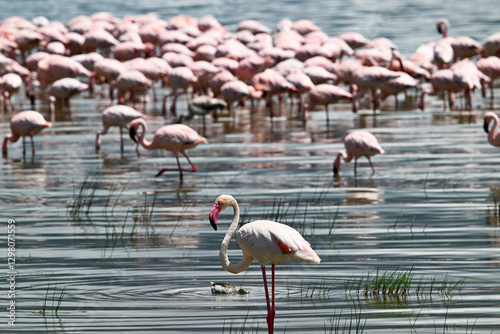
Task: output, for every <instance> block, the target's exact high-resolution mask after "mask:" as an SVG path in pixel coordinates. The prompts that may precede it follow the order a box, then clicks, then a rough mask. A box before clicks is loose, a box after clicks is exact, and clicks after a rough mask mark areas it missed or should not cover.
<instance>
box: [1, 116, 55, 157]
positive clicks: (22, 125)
mask: <svg viewBox="0 0 500 334" xmlns="http://www.w3.org/2000/svg"><path fill="white" fill-rule="evenodd" d="M51 126H52V124H50V123H49V122H47V121H46V120H45V118H43V116H42V114H40V113H39V112H38V111H34V110H25V111H21V112H19V113H17V114H15V115H14V117H12V119H11V120H10V129H11V131H12V133H11V134H7V135H5V138H4V140H3V145H2V153H3V156H4V157H5V156H7V146H8V143H9V141H10V142H12V143H15V142H16V141H18V139H19V137H23V156H25V155H26V144H25V137H26V136H29V137H30V138H31V154H32V155H33V156H35V145H34V144H33V136H34V135H36V134H37V133H38V132H40V131H42V130H43V129H44V128H50V127H51Z"/></svg>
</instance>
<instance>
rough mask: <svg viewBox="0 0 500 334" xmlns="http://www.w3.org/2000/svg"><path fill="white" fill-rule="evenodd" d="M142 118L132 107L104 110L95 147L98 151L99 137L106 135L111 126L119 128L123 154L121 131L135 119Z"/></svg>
mask: <svg viewBox="0 0 500 334" xmlns="http://www.w3.org/2000/svg"><path fill="white" fill-rule="evenodd" d="M141 117H144V115H143V114H142V113H140V112H138V111H137V110H135V109H134V108H132V107H129V106H126V105H122V104H117V105H113V106H110V107H108V108H106V109H104V111H103V113H102V125H103V129H102V130H100V131H97V133H96V140H95V147H96V150H97V151H98V150H99V149H100V146H101V138H100V136H101V135H105V134H106V133H108V129H109V128H110V127H112V126H117V127H119V128H120V151H121V153H123V137H122V130H123V128H126V127H127V125H128V124H129V123H130V122H132V121H133V120H134V119H136V118H141Z"/></svg>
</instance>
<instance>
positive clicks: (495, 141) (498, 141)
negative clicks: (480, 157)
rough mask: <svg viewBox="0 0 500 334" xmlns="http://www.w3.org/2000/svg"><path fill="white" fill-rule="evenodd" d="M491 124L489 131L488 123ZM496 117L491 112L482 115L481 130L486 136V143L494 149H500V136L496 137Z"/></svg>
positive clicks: (497, 122)
mask: <svg viewBox="0 0 500 334" xmlns="http://www.w3.org/2000/svg"><path fill="white" fill-rule="evenodd" d="M491 122H493V125H492V127H491V130H490V123H491ZM498 124H499V121H498V115H497V114H495V113H494V112H493V111H488V112H487V113H486V114H484V123H483V129H484V131H486V133H487V134H488V142H489V143H490V144H491V145H493V146H496V147H500V136H498V131H497V130H498Z"/></svg>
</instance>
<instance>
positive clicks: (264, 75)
mask: <svg viewBox="0 0 500 334" xmlns="http://www.w3.org/2000/svg"><path fill="white" fill-rule="evenodd" d="M252 85H253V87H254V88H255V90H257V91H262V92H263V94H265V95H264V96H265V97H266V99H267V103H268V105H269V113H270V116H271V119H272V118H273V116H274V113H273V103H272V96H273V95H278V97H279V113H280V114H281V108H282V106H281V101H282V93H286V92H297V89H296V88H295V87H294V86H293V85H292V84H291V83H290V82H288V81H287V80H286V79H285V78H284V77H283V76H282V75H281V74H280V73H279V72H277V71H275V70H273V69H269V68H268V69H266V70H265V71H264V72H260V73H257V74H256V75H255V76H254V77H253V78H252Z"/></svg>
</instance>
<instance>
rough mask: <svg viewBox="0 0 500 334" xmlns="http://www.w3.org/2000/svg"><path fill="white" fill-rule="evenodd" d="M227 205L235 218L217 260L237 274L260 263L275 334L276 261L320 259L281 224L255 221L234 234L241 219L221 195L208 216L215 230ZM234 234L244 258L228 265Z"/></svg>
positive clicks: (270, 328)
mask: <svg viewBox="0 0 500 334" xmlns="http://www.w3.org/2000/svg"><path fill="white" fill-rule="evenodd" d="M228 206H232V207H233V210H234V217H233V221H232V223H231V225H230V226H229V229H228V231H227V233H226V236H225V237H224V240H223V241H222V244H221V247H220V252H219V258H220V261H221V265H222V268H224V269H225V270H227V271H229V272H230V273H233V274H237V273H239V272H242V271H243V270H245V269H247V268H248V267H249V266H250V264H251V263H252V261H253V259H257V261H259V264H260V266H261V269H262V278H263V280H264V290H265V293H266V303H267V318H266V320H267V327H268V333H269V334H272V333H274V317H275V314H276V307H275V298H274V295H275V293H274V292H275V288H274V271H275V264H276V262H278V261H286V260H292V259H296V260H302V261H307V262H314V263H319V262H320V261H321V259H320V258H319V256H318V255H317V254H316V253H315V252H314V250H313V249H312V248H311V246H310V244H309V242H307V241H306V240H305V239H304V238H303V237H302V235H300V233H299V232H297V231H296V230H295V229H293V228H291V227H289V226H287V225H284V224H280V223H277V222H273V221H268V220H257V221H254V222H251V223H248V224H245V225H244V226H242V227H241V228H240V229H239V231H238V233H236V229H237V228H238V223H239V219H240V209H239V206H238V202H236V200H235V199H234V198H233V197H232V196H230V195H220V196H219V197H218V198H217V199H216V200H215V204H214V206H213V208H212V211H210V216H209V220H210V224H211V225H212V227H213V229H214V230H216V231H217V217H218V215H219V213H220V212H221V211H223V210H225V209H226V208H227V207H228ZM235 233H236V240H237V241H238V244H239V246H240V248H241V250H242V251H243V259H242V260H241V261H240V263H238V264H234V263H230V262H229V258H228V255H227V252H228V248H229V242H230V241H231V238H232V237H233V235H234V234H235ZM268 262H271V268H272V278H271V286H272V290H271V298H272V299H271V301H270V300H269V292H268V287H267V279H266V264H267V263H268Z"/></svg>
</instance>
